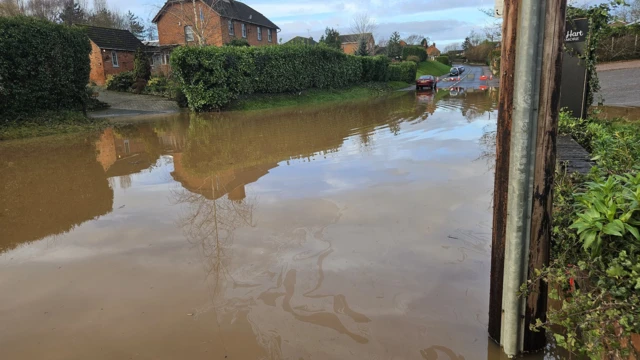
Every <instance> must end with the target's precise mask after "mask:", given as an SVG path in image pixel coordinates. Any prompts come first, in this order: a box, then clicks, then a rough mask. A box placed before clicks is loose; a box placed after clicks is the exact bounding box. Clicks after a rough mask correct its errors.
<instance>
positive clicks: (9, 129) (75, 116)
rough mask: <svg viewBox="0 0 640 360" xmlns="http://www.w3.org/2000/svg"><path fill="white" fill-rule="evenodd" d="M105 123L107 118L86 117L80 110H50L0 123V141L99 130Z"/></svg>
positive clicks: (106, 123)
mask: <svg viewBox="0 0 640 360" xmlns="http://www.w3.org/2000/svg"><path fill="white" fill-rule="evenodd" d="M107 125H108V121H107V120H103V119H91V118H87V117H86V116H84V115H83V114H82V113H81V112H76V111H63V112H56V113H54V112H52V113H47V114H41V115H38V116H35V117H31V118H29V119H25V120H21V121H20V122H15V123H7V124H0V141H2V140H14V139H24V138H31V137H41V136H49V135H60V134H72V133H80V132H89V131H99V130H102V129H104V128H105V127H106V126H107Z"/></svg>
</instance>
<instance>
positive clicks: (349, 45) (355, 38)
mask: <svg viewBox="0 0 640 360" xmlns="http://www.w3.org/2000/svg"><path fill="white" fill-rule="evenodd" d="M362 36H364V38H365V41H366V42H367V51H368V52H369V55H374V53H375V47H376V42H375V40H374V39H373V34H371V33H365V34H347V35H340V42H341V43H342V52H344V53H345V54H355V53H356V51H357V50H358V47H359V46H360V37H362Z"/></svg>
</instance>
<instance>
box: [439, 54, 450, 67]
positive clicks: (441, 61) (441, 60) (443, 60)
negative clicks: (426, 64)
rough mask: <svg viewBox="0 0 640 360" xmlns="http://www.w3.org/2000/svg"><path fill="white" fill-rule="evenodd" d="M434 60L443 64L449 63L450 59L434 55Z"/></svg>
mask: <svg viewBox="0 0 640 360" xmlns="http://www.w3.org/2000/svg"><path fill="white" fill-rule="evenodd" d="M436 61H437V62H439V63H442V64H445V65H451V60H450V59H449V57H448V56H436Z"/></svg>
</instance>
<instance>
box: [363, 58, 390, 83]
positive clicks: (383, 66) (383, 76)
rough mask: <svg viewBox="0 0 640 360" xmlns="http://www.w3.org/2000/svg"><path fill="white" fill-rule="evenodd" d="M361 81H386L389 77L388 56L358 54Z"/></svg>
mask: <svg viewBox="0 0 640 360" xmlns="http://www.w3.org/2000/svg"><path fill="white" fill-rule="evenodd" d="M359 59H360V61H361V62H362V77H361V80H362V81H363V82H368V81H387V80H388V79H389V61H390V60H389V58H388V57H386V56H384V55H379V56H360V57H359Z"/></svg>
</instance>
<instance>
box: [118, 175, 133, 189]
mask: <svg viewBox="0 0 640 360" xmlns="http://www.w3.org/2000/svg"><path fill="white" fill-rule="evenodd" d="M118 180H119V181H120V188H121V189H128V188H130V187H131V175H123V176H119V177H118Z"/></svg>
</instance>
